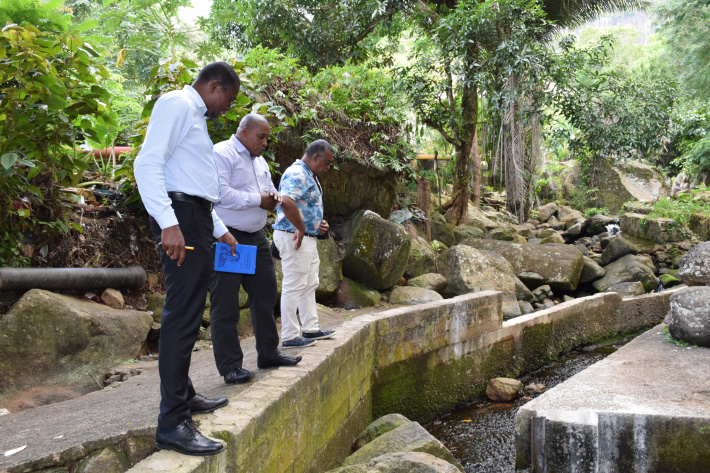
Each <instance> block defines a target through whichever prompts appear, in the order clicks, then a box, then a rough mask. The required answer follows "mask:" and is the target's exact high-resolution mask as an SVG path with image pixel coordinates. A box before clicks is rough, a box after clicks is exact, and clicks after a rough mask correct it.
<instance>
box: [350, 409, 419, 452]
mask: <svg viewBox="0 0 710 473" xmlns="http://www.w3.org/2000/svg"><path fill="white" fill-rule="evenodd" d="M409 422H411V420H409V419H407V418H406V417H404V416H403V415H402V414H387V415H385V416H382V417H380V418H379V419H377V420H376V421H374V422H373V423H371V424H370V425H368V426H367V427H365V430H363V431H362V432H360V435H358V436H357V439H355V443H354V446H355V448H356V449H360V448H362V447H363V446H365V445H367V444H368V443H370V442H372V441H373V440H375V439H376V438H377V437H379V436H380V435H383V434H386V433H387V432H389V431H390V430H394V429H396V428H397V427H399V426H400V425H404V424H407V423H409Z"/></svg>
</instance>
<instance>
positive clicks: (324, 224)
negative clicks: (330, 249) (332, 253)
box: [318, 220, 330, 235]
mask: <svg viewBox="0 0 710 473" xmlns="http://www.w3.org/2000/svg"><path fill="white" fill-rule="evenodd" d="M329 228H330V225H328V222H326V221H325V220H321V221H320V226H319V227H318V233H320V234H321V235H323V234H324V233H325V232H327V231H328V229H329Z"/></svg>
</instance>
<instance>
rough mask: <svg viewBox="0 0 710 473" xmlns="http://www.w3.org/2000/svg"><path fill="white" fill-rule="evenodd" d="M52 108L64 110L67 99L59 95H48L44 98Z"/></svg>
mask: <svg viewBox="0 0 710 473" xmlns="http://www.w3.org/2000/svg"><path fill="white" fill-rule="evenodd" d="M44 101H45V102H47V105H49V107H50V108H52V109H53V110H64V109H65V108H66V107H67V101H66V100H64V99H63V98H62V97H60V96H59V95H48V96H47V97H45V99H44Z"/></svg>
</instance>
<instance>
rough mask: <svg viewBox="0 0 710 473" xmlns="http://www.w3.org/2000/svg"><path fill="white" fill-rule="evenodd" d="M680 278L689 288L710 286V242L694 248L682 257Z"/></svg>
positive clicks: (679, 271) (679, 269)
mask: <svg viewBox="0 0 710 473" xmlns="http://www.w3.org/2000/svg"><path fill="white" fill-rule="evenodd" d="M678 277H679V278H680V280H681V281H683V282H684V283H685V284H687V285H688V286H708V285H710V241H705V242H702V243H700V244H698V245H696V246H694V247H693V248H691V249H690V251H688V252H687V253H686V254H685V256H683V257H682V259H681V260H680V263H679V265H678Z"/></svg>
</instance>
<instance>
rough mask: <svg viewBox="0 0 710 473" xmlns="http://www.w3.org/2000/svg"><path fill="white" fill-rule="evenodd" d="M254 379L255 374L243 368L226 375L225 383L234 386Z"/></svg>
mask: <svg viewBox="0 0 710 473" xmlns="http://www.w3.org/2000/svg"><path fill="white" fill-rule="evenodd" d="M253 377H254V372H253V371H248V370H245V369H242V368H239V369H238V370H232V371H230V372H229V373H227V374H226V375H224V382H225V383H227V384H234V383H246V382H247V381H249V380H250V379H252V378H253Z"/></svg>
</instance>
